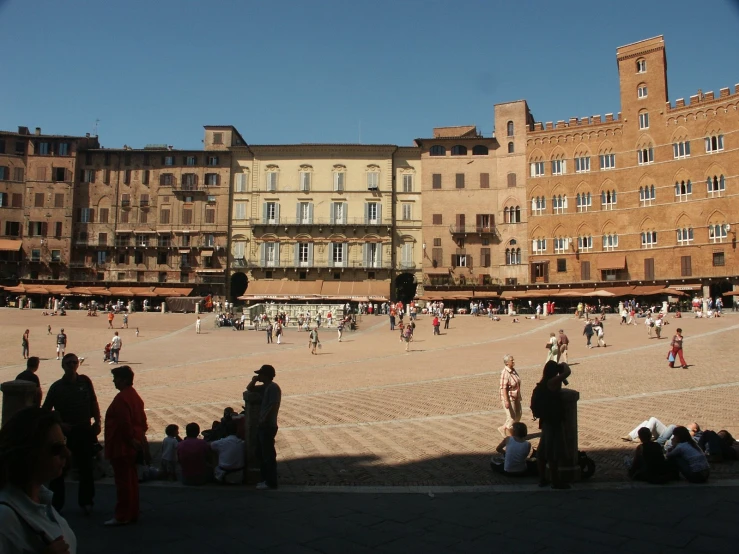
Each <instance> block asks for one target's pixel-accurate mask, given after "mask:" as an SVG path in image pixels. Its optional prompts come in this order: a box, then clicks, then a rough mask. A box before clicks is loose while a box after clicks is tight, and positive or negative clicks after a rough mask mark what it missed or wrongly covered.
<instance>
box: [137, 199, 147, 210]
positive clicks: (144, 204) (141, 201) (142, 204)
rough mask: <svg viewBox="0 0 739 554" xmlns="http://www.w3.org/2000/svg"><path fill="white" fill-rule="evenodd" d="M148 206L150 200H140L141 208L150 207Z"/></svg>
mask: <svg viewBox="0 0 739 554" xmlns="http://www.w3.org/2000/svg"><path fill="white" fill-rule="evenodd" d="M148 207H149V201H148V200H139V208H148Z"/></svg>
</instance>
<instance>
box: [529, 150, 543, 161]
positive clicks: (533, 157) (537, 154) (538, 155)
mask: <svg viewBox="0 0 739 554" xmlns="http://www.w3.org/2000/svg"><path fill="white" fill-rule="evenodd" d="M543 160H544V152H542V150H541V148H536V149H535V150H534V151H533V152H532V153H531V154H529V162H541V161H543Z"/></svg>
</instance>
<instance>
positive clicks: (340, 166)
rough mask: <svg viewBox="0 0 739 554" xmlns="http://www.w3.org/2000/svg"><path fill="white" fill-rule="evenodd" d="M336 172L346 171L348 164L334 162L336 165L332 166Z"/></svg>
mask: <svg viewBox="0 0 739 554" xmlns="http://www.w3.org/2000/svg"><path fill="white" fill-rule="evenodd" d="M332 170H333V171H334V172H341V171H346V166H345V165H344V164H334V167H333V168H332Z"/></svg>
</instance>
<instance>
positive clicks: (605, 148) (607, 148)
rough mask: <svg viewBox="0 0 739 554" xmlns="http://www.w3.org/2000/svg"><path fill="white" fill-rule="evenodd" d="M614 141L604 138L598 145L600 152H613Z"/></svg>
mask: <svg viewBox="0 0 739 554" xmlns="http://www.w3.org/2000/svg"><path fill="white" fill-rule="evenodd" d="M612 153H613V143H612V142H611V141H610V140H603V141H601V143H600V144H599V145H598V154H612Z"/></svg>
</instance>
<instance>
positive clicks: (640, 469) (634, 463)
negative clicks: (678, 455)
mask: <svg viewBox="0 0 739 554" xmlns="http://www.w3.org/2000/svg"><path fill="white" fill-rule="evenodd" d="M638 436H639V440H640V441H641V444H640V445H639V446H637V447H636V450H635V451H634V458H633V460H629V462H630V464H629V477H631V478H632V479H634V480H636V481H646V482H647V483H652V484H655V485H658V484H663V483H667V482H668V481H674V480H676V479H678V478H679V475H678V472H677V470H676V469H675V468H674V467H673V466H671V465H670V464H668V463H667V460H665V455H664V452H663V451H662V445H660V444H658V443H657V442H654V441H653V440H652V431H651V429H649V428H648V427H641V428H640V429H639V431H638Z"/></svg>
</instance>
